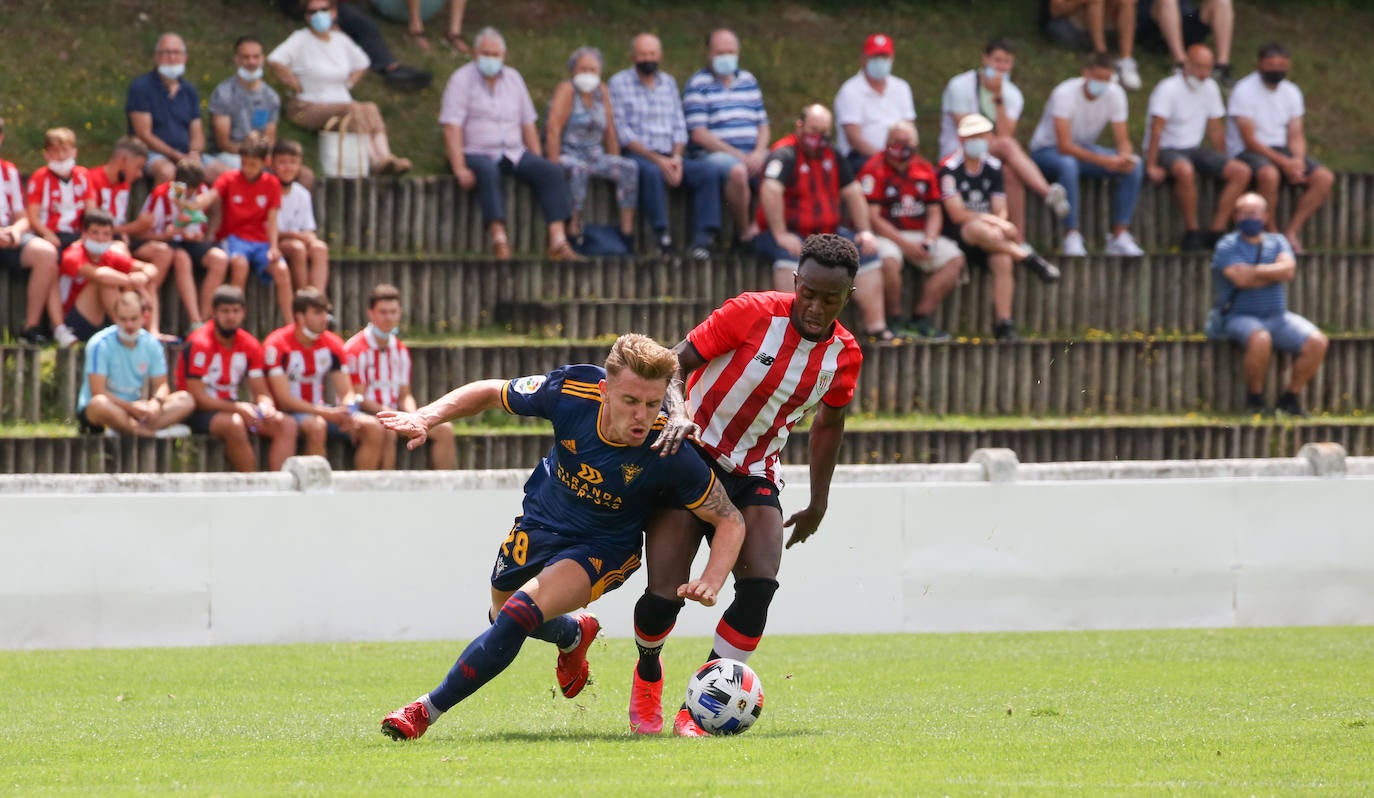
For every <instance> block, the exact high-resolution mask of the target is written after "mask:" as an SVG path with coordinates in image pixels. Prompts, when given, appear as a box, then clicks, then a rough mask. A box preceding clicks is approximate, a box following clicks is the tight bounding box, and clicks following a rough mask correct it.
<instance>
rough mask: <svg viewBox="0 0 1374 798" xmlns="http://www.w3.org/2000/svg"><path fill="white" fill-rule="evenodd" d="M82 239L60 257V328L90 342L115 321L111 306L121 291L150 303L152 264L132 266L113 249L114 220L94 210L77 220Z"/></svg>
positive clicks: (132, 261)
mask: <svg viewBox="0 0 1374 798" xmlns="http://www.w3.org/2000/svg"><path fill="white" fill-rule="evenodd" d="M81 226H82V234H81V237H80V238H78V239H77V240H76V241H73V242H72V245H71V246H69V247H67V248H66V249H65V250H63V251H62V264H61V267H60V268H61V271H62V275H61V277H60V278H58V295H59V296H60V297H61V299H62V312H63V313H64V314H65V315H64V317H63V321H64V325H65V326H66V327H67V329H68V330H70V331H71V333H72V334H73V335H74V336H75V337H76V339H77V340H79V341H87V340H90V337H91V336H92V335H95V334H96V333H97V332H99V331H100V329H101V328H102V327H104V326H106V325H107V324H108V323H109V319H110V318H111V317H113V316H114V307H115V301H116V300H118V299H119V295H120V294H121V293H122V292H124V291H133V292H135V293H137V294H138V295H139V296H140V297H141V298H142V299H143V302H144V306H145V307H146V306H148V305H149V304H150V303H151V302H152V299H151V296H152V293H153V291H152V285H153V279H154V278H155V276H156V274H157V270H156V269H155V268H154V267H153V264H151V263H148V262H146V261H141V260H136V259H135V258H134V257H132V256H131V255H129V252H128V250H126V249H123V248H121V247H116V246H115V245H114V243H115V241H114V219H111V218H110V215H109V214H108V213H106V212H104V211H102V210H100V209H99V208H92V209H90V210H88V211H86V213H85V214H84V215H83V216H82V218H81Z"/></svg>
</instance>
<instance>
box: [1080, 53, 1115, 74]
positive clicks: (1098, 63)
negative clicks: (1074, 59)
mask: <svg viewBox="0 0 1374 798" xmlns="http://www.w3.org/2000/svg"><path fill="white" fill-rule="evenodd" d="M1083 68H1084V69H1111V70H1113V71H1114V70H1115V69H1116V59H1115V58H1113V57H1112V56H1111V54H1109V53H1093V54H1092V55H1090V56H1088V57H1087V59H1086V60H1085V61H1084V62H1083Z"/></svg>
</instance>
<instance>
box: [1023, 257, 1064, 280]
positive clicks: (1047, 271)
mask: <svg viewBox="0 0 1374 798" xmlns="http://www.w3.org/2000/svg"><path fill="white" fill-rule="evenodd" d="M1021 265H1022V266H1024V267H1025V268H1026V269H1027V270H1028V271H1029V272H1030V273H1031V274H1034V275H1035V276H1036V277H1039V278H1040V280H1041V281H1042V282H1046V283H1057V282H1059V278H1060V276H1061V275H1060V274H1059V267H1058V266H1055V265H1054V264H1053V263H1050V262H1049V261H1047V260H1045V259H1044V258H1042V257H1040V253H1038V252H1036V251H1035V250H1031V253H1030V254H1029V255H1027V256H1026V257H1024V258H1022V259H1021Z"/></svg>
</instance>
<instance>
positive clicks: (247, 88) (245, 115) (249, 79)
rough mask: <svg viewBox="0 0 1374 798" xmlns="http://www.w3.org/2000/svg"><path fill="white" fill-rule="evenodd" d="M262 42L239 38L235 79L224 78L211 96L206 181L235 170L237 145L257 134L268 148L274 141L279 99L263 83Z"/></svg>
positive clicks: (272, 90)
mask: <svg viewBox="0 0 1374 798" xmlns="http://www.w3.org/2000/svg"><path fill="white" fill-rule="evenodd" d="M262 49H263V48H262V42H260V41H258V40H257V39H256V38H254V37H252V36H240V37H239V39H238V41H236V42H234V66H235V67H237V71H236V73H235V74H234V75H232V76H230V77H228V78H225V79H224V80H223V81H222V82H221V83H220V84H219V85H218V86H216V87H215V90H214V92H213V93H212V94H211V95H210V133H211V136H210V147H209V150H210V154H207V155H206V156H205V169H206V171H205V175H206V179H207V180H210V181H213V180H214V178H215V176H217V175H218V174H219V173H220V172H224V171H226V170H228V169H238V168H239V166H240V165H241V164H240V161H239V144H240V143H241V142H242V141H243V139H244V137H245V136H247V135H248V134H249V133H251V132H253V131H255V130H256V131H257V132H259V133H261V134H263V136H265V137H266V138H267V141H268V143H269V144H273V143H275V142H276V140H277V119H278V118H279V117H280V116H281V97H280V96H278V94H277V92H276V91H275V90H274V89H273V88H272V87H271V86H269V85H267V83H266V82H264V81H263V79H262V67H263V60H264V59H263V52H262Z"/></svg>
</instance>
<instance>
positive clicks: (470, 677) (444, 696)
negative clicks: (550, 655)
mask: <svg viewBox="0 0 1374 798" xmlns="http://www.w3.org/2000/svg"><path fill="white" fill-rule="evenodd" d="M543 622H544V613H543V612H541V611H540V610H539V607H538V606H537V605H536V604H535V603H534V601H533V600H532V599H531V598H530V597H529V595H528V594H526V593H525V592H524V591H523V590H522V591H519V592H517V593H516V594H515V595H513V596H511V597H510V598H509V599H507V600H506V603H505V604H504V605H503V606H502V607H501V613H500V614H499V615H497V616H496V621H495V622H494V623H492V625H491V626H490V627H489V628H488V629H487V630H486V631H485V632H483V633H482V634H480V635H478V636H477V638H476V639H475V640H473V641H472V642H471V643H468V647H467V648H465V649H463V653H462V654H460V655H459V656H458V661H457V662H455V663H453V668H452V669H451V670H450V671H449V672H448V676H445V677H444V681H443V682H442V683H441V684H440V685H439V686H438V687H436V688H434V689H433V690H430V691H429V699H430V702H431V703H432V704H433V705H434V707H435V708H436V709H438V710H439V711H440V712H447V711H448V710H449V709H450V708H452V707H453V705H455V704H457V703H458V702H459V701H462V700H463V699H465V698H467V697H468V696H470V695H472V694H473V693H475V692H477V689H478V688H480V687H481V686H482V685H484V684H486V683H487V682H489V681H491V680H492V678H494V677H495V676H496V675H497V674H498V673H500V672H501V671H503V670H505V669H506V668H507V667H508V666H509V665H510V664H511V663H512V662H514V661H515V655H516V654H519V653H520V646H521V645H523V644H524V642H525V638H526V637H527V636H529V634H530V632H532V631H534V630H535V629H536V628H538V627H539V625H540V624H542V623H543Z"/></svg>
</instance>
